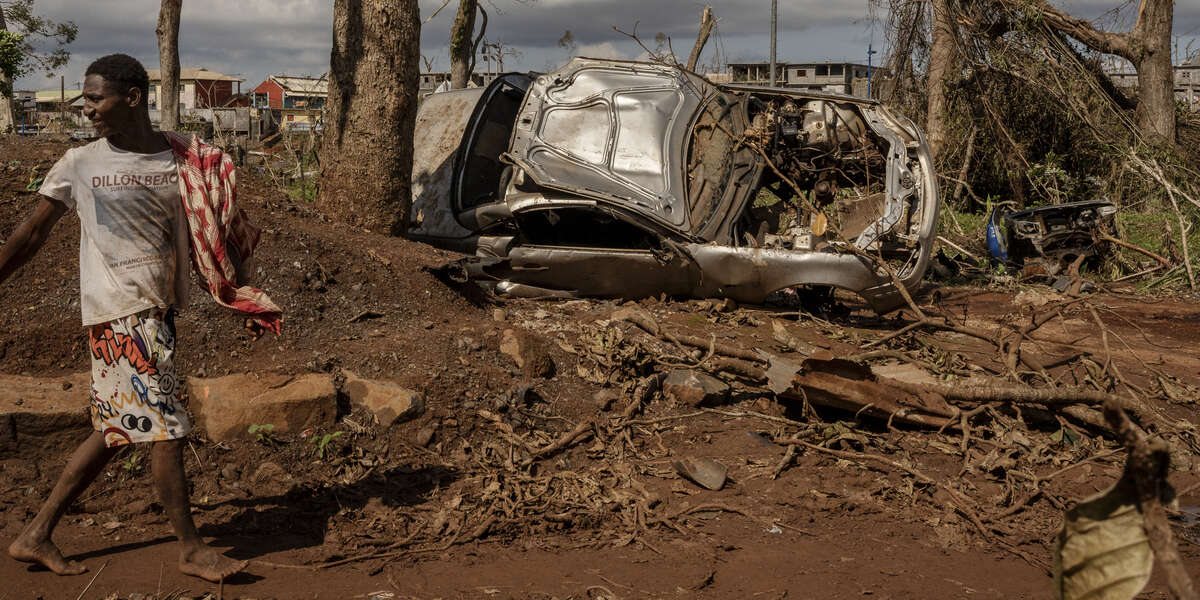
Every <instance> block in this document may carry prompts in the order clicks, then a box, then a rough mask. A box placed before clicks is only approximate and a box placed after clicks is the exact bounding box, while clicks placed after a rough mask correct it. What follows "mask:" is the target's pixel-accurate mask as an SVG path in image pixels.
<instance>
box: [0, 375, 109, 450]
mask: <svg viewBox="0 0 1200 600" xmlns="http://www.w3.org/2000/svg"><path fill="white" fill-rule="evenodd" d="M91 385H92V379H91V373H77V374H74V375H68V376H65V377H54V378H40V377H23V376H18V375H0V452H2V453H3V454H4V455H5V456H6V457H8V456H14V455H21V454H27V453H31V452H32V453H36V452H38V451H39V450H41V449H44V448H50V447H53V446H55V445H58V444H67V445H73V444H74V443H77V442H80V441H82V440H83V439H84V438H86V437H87V436H88V435H90V434H91V431H92V424H91V419H90V418H89V417H88V408H87V407H88V402H89V390H90V389H91Z"/></svg>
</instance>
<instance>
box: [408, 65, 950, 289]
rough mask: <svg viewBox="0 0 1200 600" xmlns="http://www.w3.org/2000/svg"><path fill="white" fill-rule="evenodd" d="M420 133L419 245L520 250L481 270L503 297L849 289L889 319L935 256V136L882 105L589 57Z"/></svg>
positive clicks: (510, 87) (435, 120) (421, 126)
mask: <svg viewBox="0 0 1200 600" xmlns="http://www.w3.org/2000/svg"><path fill="white" fill-rule="evenodd" d="M439 96H441V97H442V98H439ZM518 97H520V98H521V100H520V102H518V101H517V100H518ZM471 102H474V104H471ZM468 105H470V108H467V106H468ZM467 111H469V112H470V113H471V114H470V116H469V117H464V116H463V114H462V113H463V112H467ZM455 131H457V132H458V136H459V143H458V145H457V146H454V144H452V143H451V142H450V140H451V139H452V138H453V137H454V132H455ZM417 132H418V133H417V139H418V140H421V143H420V144H418V145H417V153H416V155H415V156H414V170H413V181H414V185H413V212H412V222H411V223H410V227H409V230H408V235H409V237H411V238H413V239H417V240H422V241H426V242H429V243H431V244H433V245H436V246H439V247H443V248H449V249H453V250H458V251H462V252H467V253H474V254H477V255H479V256H486V257H490V258H496V259H500V260H499V261H492V260H488V261H487V262H486V264H481V265H480V267H479V268H478V269H476V272H477V273H478V277H479V279H480V280H481V281H490V282H492V285H493V287H494V289H495V290H496V291H498V292H502V293H512V292H513V291H514V290H520V291H521V293H523V294H528V293H534V292H537V291H539V290H543V291H545V292H544V293H547V294H550V293H553V292H555V291H562V292H565V293H568V294H571V295H577V296H608V297H643V296H656V295H659V294H661V293H667V294H670V295H675V296H686V297H728V298H733V299H735V300H737V301H739V302H751V303H758V302H762V301H763V300H764V299H765V298H766V297H767V296H768V295H770V294H772V293H773V292H776V291H778V290H783V289H788V288H792V287H797V286H818V287H819V286H832V287H841V288H844V289H847V290H849V291H852V292H854V293H857V294H859V295H860V296H862V297H863V298H865V299H866V300H867V301H868V302H869V303H870V304H871V306H872V307H873V308H874V309H875V310H877V311H880V312H885V311H888V310H891V309H892V308H895V307H897V306H899V305H900V304H902V302H903V300H902V295H901V294H900V293H899V291H898V290H897V289H896V283H895V282H893V280H892V278H891V276H890V275H888V271H891V272H895V273H897V274H898V279H899V281H900V283H901V284H902V285H904V286H905V287H908V288H913V287H915V286H916V285H917V284H918V282H919V281H920V279H921V277H922V276H923V275H924V272H925V270H926V268H927V266H928V263H929V255H930V252H931V249H932V245H933V244H932V242H933V238H934V228H935V221H936V215H937V202H938V198H937V187H936V183H935V180H934V177H933V167H932V162H931V160H930V158H929V152H928V148H927V146H926V145H925V142H924V140H923V138H922V136H921V133H920V132H919V131H918V130H917V129H916V127H915V126H914V125H913V124H912V123H911V122H909V121H908V120H906V119H903V118H902V117H898V116H896V115H894V114H892V113H891V112H890V111H888V110H887V109H886V108H884V107H883V106H881V105H879V104H878V103H876V102H873V101H869V100H863V99H859V98H852V97H848V96H840V95H835V94H817V93H809V92H807V91H804V92H801V91H797V90H790V89H778V88H759V87H748V86H717V85H713V84H711V83H709V82H708V81H707V80H704V79H703V78H700V77H697V76H694V75H691V74H689V73H686V72H684V71H682V70H679V69H675V68H672V67H668V66H664V65H657V64H646V63H636V62H623V61H607V60H591V59H576V60H574V61H572V62H571V63H569V64H568V65H567V66H565V67H563V68H562V69H560V70H559V71H557V72H554V73H550V74H545V75H537V74H530V75H520V74H510V75H505V76H503V77H501V78H500V79H498V80H497V81H496V82H495V83H493V84H492V85H491V86H489V87H488V88H487V89H485V90H459V91H455V92H449V93H446V94H434V95H432V96H430V97H429V98H428V99H427V100H426V102H425V104H424V105H423V106H422V107H421V110H420V114H419V115H418V119H417ZM425 140H429V141H430V144H429V147H427V148H426V147H423V144H425V143H426V142H425ZM768 164H770V165H771V168H768V166H767V165H768ZM448 165H449V166H448ZM498 239H504V240H506V241H504V242H499V241H497V240H498ZM879 261H887V262H888V263H890V265H889V266H888V268H883V265H880V264H878V263H879ZM500 282H507V283H508V284H510V285H503V286H502V285H498V283H500ZM514 286H525V287H514Z"/></svg>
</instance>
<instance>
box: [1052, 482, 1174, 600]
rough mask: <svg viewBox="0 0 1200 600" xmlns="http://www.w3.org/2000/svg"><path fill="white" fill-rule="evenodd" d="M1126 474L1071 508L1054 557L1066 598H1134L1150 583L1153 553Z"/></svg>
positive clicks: (1059, 593)
mask: <svg viewBox="0 0 1200 600" xmlns="http://www.w3.org/2000/svg"><path fill="white" fill-rule="evenodd" d="M1143 523H1144V520H1143V516H1142V512H1141V511H1140V510H1139V509H1138V505H1137V494H1136V488H1135V487H1134V483H1133V481H1132V478H1131V477H1130V476H1129V475H1128V474H1127V475H1125V476H1124V477H1122V478H1121V480H1120V481H1118V482H1117V483H1116V485H1114V486H1113V487H1111V488H1109V489H1108V490H1106V491H1104V492H1101V493H1100V494H1098V495H1096V496H1092V497H1091V498H1089V499H1087V500H1085V501H1083V502H1081V503H1079V504H1078V505H1077V506H1075V507H1074V508H1072V509H1071V510H1069V511H1067V515H1066V520H1065V522H1064V523H1063V528H1062V530H1061V531H1059V534H1058V545H1057V548H1056V549H1055V550H1056V551H1055V556H1054V559H1055V560H1054V563H1055V564H1054V591H1055V596H1056V597H1057V598H1060V599H1061V600H1076V599H1081V598H1088V599H1089V600H1129V599H1130V598H1133V597H1134V596H1135V595H1137V593H1138V592H1140V591H1141V590H1142V588H1143V587H1145V586H1146V582H1147V581H1149V579H1150V571H1151V569H1152V567H1153V566H1154V552H1153V550H1151V548H1150V539H1149V538H1148V537H1147V536H1146V529H1145V526H1144V524H1143Z"/></svg>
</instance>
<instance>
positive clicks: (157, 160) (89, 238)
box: [38, 138, 188, 325]
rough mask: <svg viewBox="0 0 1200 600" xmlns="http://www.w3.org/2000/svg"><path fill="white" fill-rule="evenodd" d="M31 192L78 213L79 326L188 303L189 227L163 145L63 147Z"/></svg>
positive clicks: (172, 164) (98, 143)
mask: <svg viewBox="0 0 1200 600" xmlns="http://www.w3.org/2000/svg"><path fill="white" fill-rule="evenodd" d="M38 192H40V193H41V194H43V195H45V196H48V197H50V198H52V199H54V200H57V201H59V202H62V203H63V204H65V205H67V207H68V208H74V209H75V211H76V212H77V213H79V225H80V235H79V292H80V308H81V310H82V313H83V324H84V325H94V324H96V323H104V322H106V321H111V320H112V319H116V318H119V317H124V316H126V315H131V314H133V313H136V312H138V311H141V310H145V309H147V308H150V307H154V306H157V307H162V308H166V307H168V306H177V307H181V308H182V307H183V306H184V305H185V304H186V303H187V294H188V229H187V222H186V221H185V219H184V216H183V205H182V202H181V201H180V196H179V175H178V172H177V171H176V169H175V157H174V155H173V154H172V152H171V151H170V150H166V151H163V152H158V153H155V154H140V153H137V152H127V151H125V150H121V149H119V148H116V147H114V146H113V145H112V144H109V143H108V140H107V139H105V138H100V139H99V140H96V141H95V142H92V143H90V144H88V145H86V146H83V147H81V148H72V149H70V150H68V151H67V153H66V154H64V155H63V157H62V158H61V159H59V160H58V162H57V163H54V167H52V168H51V169H50V172H49V173H47V174H46V178H45V181H44V182H43V183H42V187H41V189H39V190H38Z"/></svg>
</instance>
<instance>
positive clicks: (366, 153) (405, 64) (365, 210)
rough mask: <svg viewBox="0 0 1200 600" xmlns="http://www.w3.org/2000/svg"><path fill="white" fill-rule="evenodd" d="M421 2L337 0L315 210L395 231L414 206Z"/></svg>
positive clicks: (401, 226) (401, 230) (387, 230)
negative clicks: (411, 192) (412, 181)
mask: <svg viewBox="0 0 1200 600" xmlns="http://www.w3.org/2000/svg"><path fill="white" fill-rule="evenodd" d="M420 37H421V22H420V17H419V13H418V6H417V0H335V2H334V4H333V51H332V53H331V56H330V61H329V63H330V64H329V66H330V71H329V101H328V103H327V104H326V106H325V114H324V130H323V139H322V147H321V179H320V191H319V194H318V196H317V208H318V209H319V210H321V211H322V212H323V213H324V214H325V215H327V216H329V217H330V218H332V219H334V220H337V221H342V222H345V223H349V224H351V225H354V226H358V227H367V228H370V229H371V230H374V231H377V232H387V233H389V234H392V235H399V234H401V233H403V230H404V225H405V224H406V223H407V222H408V211H409V207H410V206H411V198H410V195H409V179H410V176H411V174H412V147H413V123H414V121H415V118H416V109H417V97H416V92H417V81H418V61H419V60H420V58H419V57H420V54H419V49H420Z"/></svg>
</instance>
